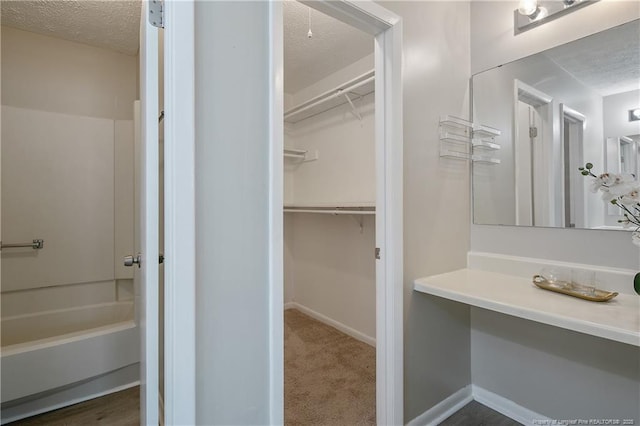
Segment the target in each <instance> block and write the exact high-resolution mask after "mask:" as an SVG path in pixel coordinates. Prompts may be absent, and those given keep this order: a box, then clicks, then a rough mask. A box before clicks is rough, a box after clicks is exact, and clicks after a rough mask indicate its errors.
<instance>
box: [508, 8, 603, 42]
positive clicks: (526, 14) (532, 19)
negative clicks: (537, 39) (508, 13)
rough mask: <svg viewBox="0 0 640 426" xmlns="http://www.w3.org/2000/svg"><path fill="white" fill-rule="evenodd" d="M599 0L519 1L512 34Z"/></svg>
mask: <svg viewBox="0 0 640 426" xmlns="http://www.w3.org/2000/svg"><path fill="white" fill-rule="evenodd" d="M598 1H599V0H561V1H559V0H547V1H538V0H520V3H518V9H516V10H515V11H514V15H513V16H514V23H513V33H514V34H520V33H521V32H524V31H527V30H530V29H531V28H535V27H537V26H539V25H542V24H544V23H545V22H549V21H552V20H554V19H557V18H559V17H561V16H563V15H566V14H567V13H571V12H573V11H574V10H577V9H580V8H582V7H585V6H588V5H590V4H593V3H596V2H598Z"/></svg>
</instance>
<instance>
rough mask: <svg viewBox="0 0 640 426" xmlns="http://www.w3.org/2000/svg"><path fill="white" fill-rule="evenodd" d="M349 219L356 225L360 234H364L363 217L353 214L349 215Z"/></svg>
mask: <svg viewBox="0 0 640 426" xmlns="http://www.w3.org/2000/svg"><path fill="white" fill-rule="evenodd" d="M351 217H352V218H353V220H355V221H356V222H357V223H358V226H360V233H361V234H362V233H363V232H364V215H361V214H354V215H351Z"/></svg>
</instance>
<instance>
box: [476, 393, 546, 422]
mask: <svg viewBox="0 0 640 426" xmlns="http://www.w3.org/2000/svg"><path fill="white" fill-rule="evenodd" d="M471 387H472V393H473V399H474V400H476V401H478V402H479V403H480V404H483V405H486V406H487V407H489V408H491V409H492V410H495V411H497V412H498V413H501V414H504V415H505V416H507V417H509V418H511V419H513V420H515V421H517V422H520V423H522V424H523V425H527V426H532V425H534V424H538V425H540V424H551V423H550V421H551V419H550V418H549V417H546V416H543V415H542V414H539V413H536V412H535V411H531V410H529V409H528V408H525V407H523V406H522V405H518V404H516V403H515V402H513V401H511V400H509V399H507V398H504V397H502V396H500V395H498V394H495V393H493V392H490V391H488V390H486V389H483V388H481V387H478V386H476V385H472V386H471ZM534 420H536V422H535V423H534Z"/></svg>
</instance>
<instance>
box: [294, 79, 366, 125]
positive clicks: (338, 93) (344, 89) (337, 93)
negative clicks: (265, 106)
mask: <svg viewBox="0 0 640 426" xmlns="http://www.w3.org/2000/svg"><path fill="white" fill-rule="evenodd" d="M375 78H376V77H375V76H371V77H368V78H366V79H365V80H362V81H359V82H357V83H354V84H352V85H350V86H345V87H342V88H340V89H337V90H336V91H335V92H334V93H333V94H330V95H328V96H326V97H323V98H321V99H318V100H317V101H315V102H312V103H310V104H308V105H304V106H300V107H299V108H297V109H294V110H291V111H289V112H287V113H286V114H285V115H284V118H285V119H287V118H289V117H291V116H292V115H295V114H300V113H301V112H305V111H307V110H309V109H311V108H314V107H316V106H318V105H321V104H323V103H325V102H327V101H330V100H332V99H335V98H338V97H340V96H344V95H345V94H346V93H349V92H350V91H352V90H356V89H358V88H360V87H362V86H364V85H365V84H368V83H370V82H372V81H374V80H375Z"/></svg>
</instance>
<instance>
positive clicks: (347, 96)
mask: <svg viewBox="0 0 640 426" xmlns="http://www.w3.org/2000/svg"><path fill="white" fill-rule="evenodd" d="M341 94H342V95H344V97H345V98H346V99H347V102H349V105H351V113H352V114H353V115H354V116H355V117H356V118H357V119H358V120H360V121H362V115H361V114H360V113H359V112H358V108H356V106H355V105H354V104H353V101H352V100H351V98H350V97H349V94H348V93H346V92H344V93H342V92H341Z"/></svg>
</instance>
